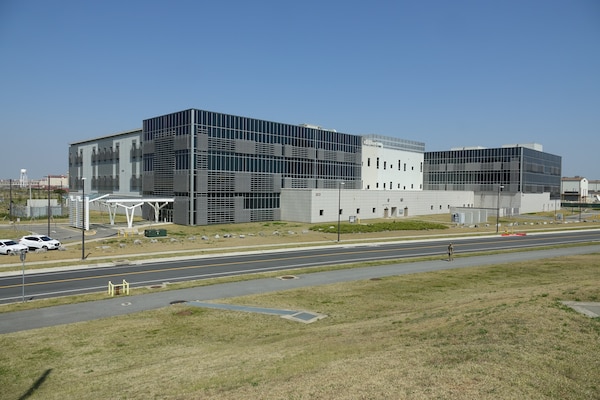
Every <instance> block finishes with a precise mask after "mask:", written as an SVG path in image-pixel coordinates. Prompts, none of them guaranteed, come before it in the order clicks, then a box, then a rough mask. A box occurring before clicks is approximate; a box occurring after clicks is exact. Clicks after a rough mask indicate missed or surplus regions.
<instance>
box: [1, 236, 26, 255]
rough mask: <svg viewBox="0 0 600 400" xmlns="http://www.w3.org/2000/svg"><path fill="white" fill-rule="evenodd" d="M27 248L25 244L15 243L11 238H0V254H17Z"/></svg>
mask: <svg viewBox="0 0 600 400" xmlns="http://www.w3.org/2000/svg"><path fill="white" fill-rule="evenodd" d="M28 249H29V248H28V247H27V246H25V245H22V244H20V243H17V242H15V241H14V240H12V239H0V254H19V253H20V252H22V251H27V250H28Z"/></svg>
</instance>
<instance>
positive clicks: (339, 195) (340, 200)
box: [337, 182, 344, 243]
mask: <svg viewBox="0 0 600 400" xmlns="http://www.w3.org/2000/svg"><path fill="white" fill-rule="evenodd" d="M343 184H344V182H340V183H339V184H338V230H337V231H338V232H337V233H338V239H337V241H338V243H339V242H340V217H341V214H342V185H343Z"/></svg>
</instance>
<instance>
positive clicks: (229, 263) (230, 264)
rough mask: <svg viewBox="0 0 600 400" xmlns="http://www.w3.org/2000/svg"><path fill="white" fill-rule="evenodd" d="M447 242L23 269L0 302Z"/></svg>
mask: <svg viewBox="0 0 600 400" xmlns="http://www.w3.org/2000/svg"><path fill="white" fill-rule="evenodd" d="M452 240H453V242H454V248H455V255H456V256H457V257H459V258H460V255H461V254H467V253H471V252H484V251H499V250H515V249H520V248H531V247H540V246H551V245H557V244H566V243H579V242H590V241H597V242H599V243H600V230H586V231H569V232H554V233H544V234H530V235H527V236H507V237H503V236H492V237H476V238H453V239H452ZM447 245H448V240H439V239H437V240H423V241H402V242H394V243H371V244H352V245H345V244H343V243H342V244H336V245H333V246H326V247H322V246H321V247H314V248H300V249H296V250H289V249H288V250H276V251H255V252H249V253H239V254H232V255H211V256H202V257H194V258H193V257H180V258H175V259H173V258H169V259H160V260H156V259H155V260H149V261H144V262H138V263H135V264H128V265H114V264H112V263H110V264H105V265H99V266H95V267H89V266H88V267H85V268H77V267H75V268H72V269H67V270H50V271H42V272H39V271H36V270H32V271H27V272H26V274H25V275H23V274H22V273H21V272H19V271H15V272H12V273H11V274H10V275H5V274H2V275H4V276H0V304H2V303H4V304H6V303H13V302H19V301H22V299H23V298H25V299H41V298H49V297H57V296H65V295H70V294H82V293H91V292H101V291H104V290H107V287H108V282H109V281H110V282H112V283H115V284H119V283H122V282H123V280H126V281H127V282H128V283H129V284H130V287H131V288H136V287H143V286H154V285H162V284H165V283H177V282H184V281H190V280H199V279H208V278H215V277H225V276H232V275H242V274H250V273H257V272H272V271H282V272H283V271H286V270H290V269H298V268H310V267H319V266H326V265H339V264H347V263H356V262H373V261H383V260H393V259H402V258H414V257H427V256H435V257H440V259H441V258H445V254H446V249H447Z"/></svg>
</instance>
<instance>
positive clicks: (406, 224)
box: [310, 220, 448, 234]
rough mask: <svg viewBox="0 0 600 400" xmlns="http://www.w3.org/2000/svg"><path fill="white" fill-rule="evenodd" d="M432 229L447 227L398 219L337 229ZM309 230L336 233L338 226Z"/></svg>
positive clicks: (346, 231) (354, 231)
mask: <svg viewBox="0 0 600 400" xmlns="http://www.w3.org/2000/svg"><path fill="white" fill-rule="evenodd" d="M434 229H438V230H439V229H442V230H443V229H448V225H444V224H441V223H434V222H426V221H418V220H399V221H395V220H394V221H388V222H373V223H363V224H350V223H343V224H340V226H339V231H340V233H342V234H348V233H375V232H394V231H426V230H434ZM310 230H311V231H318V232H325V233H336V234H337V232H338V226H337V225H335V224H321V225H313V226H311V227H310Z"/></svg>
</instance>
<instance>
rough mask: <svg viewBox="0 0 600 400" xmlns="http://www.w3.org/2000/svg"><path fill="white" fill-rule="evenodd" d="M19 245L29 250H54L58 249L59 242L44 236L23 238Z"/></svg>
mask: <svg viewBox="0 0 600 400" xmlns="http://www.w3.org/2000/svg"><path fill="white" fill-rule="evenodd" d="M19 243H21V244H23V245H25V246H27V248H29V249H46V250H55V249H58V248H59V247H60V242H59V241H58V240H56V239H52V238H50V237H48V236H46V235H29V236H23V237H22V238H21V240H19Z"/></svg>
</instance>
